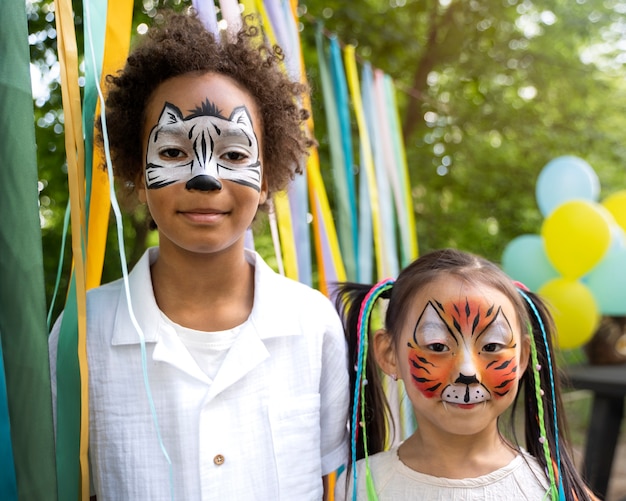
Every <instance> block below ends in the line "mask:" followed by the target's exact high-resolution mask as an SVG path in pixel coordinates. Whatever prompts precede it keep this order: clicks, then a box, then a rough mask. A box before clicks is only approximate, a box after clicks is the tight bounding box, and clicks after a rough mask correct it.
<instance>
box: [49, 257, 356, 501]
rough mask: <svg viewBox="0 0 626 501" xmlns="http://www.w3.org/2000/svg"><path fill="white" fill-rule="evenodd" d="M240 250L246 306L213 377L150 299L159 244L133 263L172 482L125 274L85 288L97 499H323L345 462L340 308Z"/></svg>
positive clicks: (135, 302)
mask: <svg viewBox="0 0 626 501" xmlns="http://www.w3.org/2000/svg"><path fill="white" fill-rule="evenodd" d="M246 252H247V258H248V260H249V261H250V262H252V263H253V264H254V266H255V292H254V306H253V309H252V312H251V314H250V317H249V318H248V321H247V322H246V323H245V324H244V325H243V328H242V330H241V332H240V333H239V335H238V336H237V338H236V339H235V341H234V343H233V345H232V347H231V348H230V349H229V351H228V354H227V355H226V357H225V358H224V361H223V362H222V365H221V367H220V369H219V371H218V372H217V374H216V375H215V378H214V380H211V379H210V378H209V377H208V376H207V374H206V373H205V372H204V371H203V370H202V369H201V368H200V367H199V366H198V364H197V363H196V361H195V360H194V358H193V357H192V356H191V354H190V353H189V351H188V350H187V349H186V348H185V346H184V344H183V343H182V342H181V340H180V338H179V337H178V336H177V335H176V333H175V331H174V329H173V328H172V326H171V325H168V323H167V322H166V321H165V320H164V319H163V318H162V316H161V314H160V312H159V310H158V306H157V304H156V301H155V299H154V293H153V290H152V282H151V277H150V263H151V262H153V261H154V260H155V259H156V257H157V255H158V254H157V253H158V250H157V249H156V248H153V249H149V250H148V251H147V252H146V253H145V254H144V256H143V257H142V259H141V260H140V261H139V263H138V264H137V265H136V266H135V268H134V269H133V271H132V272H131V273H130V275H129V282H130V290H131V294H130V295H131V303H132V307H133V311H134V314H135V317H136V319H137V322H138V324H139V325H140V326H141V329H142V331H143V336H144V337H145V347H146V353H147V357H146V360H147V373H148V379H149V384H150V390H151V393H152V400H153V402H154V406H155V409H156V415H157V419H158V425H159V431H160V435H161V437H162V444H163V446H164V447H165V450H166V451H167V454H168V455H169V458H170V460H171V464H172V466H171V471H172V474H173V482H170V468H169V466H168V461H167V460H166V457H165V454H164V453H163V451H162V449H161V444H160V442H159V438H158V436H159V435H158V434H157V430H156V428H155V424H154V420H153V417H152V415H151V412H150V402H149V399H148V396H147V391H146V387H145V386H144V378H143V375H142V374H143V367H142V361H141V360H142V358H141V343H140V337H139V335H138V333H137V331H136V330H135V328H134V327H133V325H132V321H131V316H130V314H129V309H128V307H127V300H126V294H125V292H124V286H123V282H122V281H121V280H118V281H116V282H112V283H111V284H107V285H105V286H102V287H99V288H97V289H94V290H92V291H90V292H89V294H88V300H87V308H88V310H87V311H88V331H87V332H88V334H87V351H88V363H89V404H90V461H91V471H92V475H93V484H94V487H95V491H96V494H97V496H98V501H107V500H116V501H117V500H129V501H135V500H150V501H158V500H171V499H172V497H173V498H174V499H176V500H177V501H193V500H213V499H214V500H220V501H222V500H256V499H258V500H279V499H284V500H289V501H291V500H299V499H307V500H308V499H311V500H319V499H321V498H322V483H321V477H322V475H325V474H328V473H330V472H332V471H334V470H335V469H337V468H338V467H339V466H340V465H341V464H343V463H344V461H345V458H346V455H347V445H346V444H347V443H346V420H347V407H348V406H347V401H348V374H347V367H346V366H347V358H346V348H345V342H344V337H343V331H342V327H341V322H340V320H339V318H338V316H337V314H336V312H335V310H334V308H333V306H332V304H331V302H330V301H329V300H328V299H327V298H325V297H324V296H323V295H322V294H321V293H320V292H318V291H315V290H313V289H311V288H309V287H307V286H305V285H303V284H300V283H298V282H295V281H292V280H289V279H286V278H284V277H282V276H280V275H278V274H276V273H275V272H274V271H273V270H272V269H271V268H269V266H267V264H266V263H265V262H264V261H263V260H262V259H261V258H260V256H258V255H257V254H256V253H253V252H250V251H246ZM53 333H54V331H53ZM52 351H54V349H53V350H52ZM52 358H53V359H54V358H55V357H54V356H52ZM52 363H53V364H54V361H53V362H52ZM54 376H55V372H53V378H54ZM171 490H173V493H174V495H173V496H172V495H171Z"/></svg>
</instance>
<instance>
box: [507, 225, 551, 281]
mask: <svg viewBox="0 0 626 501" xmlns="http://www.w3.org/2000/svg"><path fill="white" fill-rule="evenodd" d="M502 269H503V270H504V272H505V273H506V274H507V275H508V276H510V277H511V278H512V279H513V280H517V281H519V282H522V283H523V284H524V285H525V286H526V287H528V288H529V289H530V290H531V291H533V292H537V291H538V290H539V289H540V288H541V286H542V285H543V284H545V283H546V282H548V281H549V280H552V279H553V278H557V277H559V276H560V275H559V272H558V271H557V270H556V269H555V268H554V266H552V264H551V263H550V261H549V260H548V256H547V255H546V251H545V248H544V245H543V238H541V236H540V235H521V236H519V237H516V238H514V239H513V240H511V241H510V242H509V243H508V244H507V246H506V247H505V249H504V252H503V253H502Z"/></svg>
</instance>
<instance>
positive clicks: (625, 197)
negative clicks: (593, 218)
mask: <svg viewBox="0 0 626 501" xmlns="http://www.w3.org/2000/svg"><path fill="white" fill-rule="evenodd" d="M602 206H603V207H605V208H606V209H607V210H608V211H609V212H610V213H611V214H612V215H613V217H614V218H615V221H616V222H617V224H618V225H620V227H621V228H622V229H623V230H624V231H626V190H621V191H617V192H615V193H613V194H612V195H609V196H608V197H606V198H605V199H604V200H603V201H602Z"/></svg>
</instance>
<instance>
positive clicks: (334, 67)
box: [328, 36, 371, 282]
mask: <svg viewBox="0 0 626 501" xmlns="http://www.w3.org/2000/svg"><path fill="white" fill-rule="evenodd" d="M328 67H329V70H330V77H331V82H332V86H333V95H334V102H335V107H336V110H335V112H336V115H337V119H338V122H339V123H338V125H339V134H338V135H339V138H340V139H341V148H340V149H341V152H342V156H343V169H344V178H345V186H346V188H345V189H346V191H345V192H343V193H341V192H340V193H339V195H340V198H341V197H345V198H346V203H347V205H348V209H347V211H348V213H347V214H346V215H345V216H344V217H345V219H346V220H347V222H346V226H345V227H346V228H347V231H346V233H347V234H346V235H341V234H340V238H343V239H345V240H347V241H349V242H350V243H348V242H343V245H342V250H343V249H344V247H345V248H346V249H348V251H347V252H348V253H347V255H346V257H345V258H344V262H345V264H346V273H348V265H351V264H352V263H349V261H350V258H349V257H348V256H350V257H352V259H353V260H354V271H352V273H354V276H355V280H356V281H357V282H362V281H371V280H363V278H362V277H360V276H359V266H358V264H357V263H359V262H360V249H359V243H358V242H359V233H358V227H359V223H358V219H357V217H358V216H357V215H358V211H357V198H356V188H355V186H356V174H355V165H354V154H353V151H352V148H353V144H352V124H351V121H350V97H349V92H348V82H347V81H346V72H345V69H344V66H343V60H342V58H341V48H340V47H339V42H338V41H337V37H335V36H332V37H330V44H329V62H328ZM337 168H338V169H339V168H340V167H337ZM340 243H342V241H341V240H340ZM350 250H352V252H351V253H350ZM348 276H349V275H348Z"/></svg>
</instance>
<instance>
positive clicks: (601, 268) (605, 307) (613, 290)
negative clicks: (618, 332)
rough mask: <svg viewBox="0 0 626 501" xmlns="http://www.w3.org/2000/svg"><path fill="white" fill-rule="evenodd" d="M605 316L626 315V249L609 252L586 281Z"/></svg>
mask: <svg viewBox="0 0 626 501" xmlns="http://www.w3.org/2000/svg"><path fill="white" fill-rule="evenodd" d="M584 282H585V284H586V285H587V287H588V288H589V290H590V291H591V293H592V294H593V297H594V298H595V300H596V303H597V304H598V309H599V310H600V313H602V314H603V315H611V316H623V315H626V249H618V250H613V251H612V252H609V253H608V254H607V255H606V256H605V257H604V258H603V259H602V261H600V262H599V263H598V264H597V265H596V266H595V267H594V268H593V269H592V270H591V272H589V273H588V274H587V276H586V277H585V280H584Z"/></svg>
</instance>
